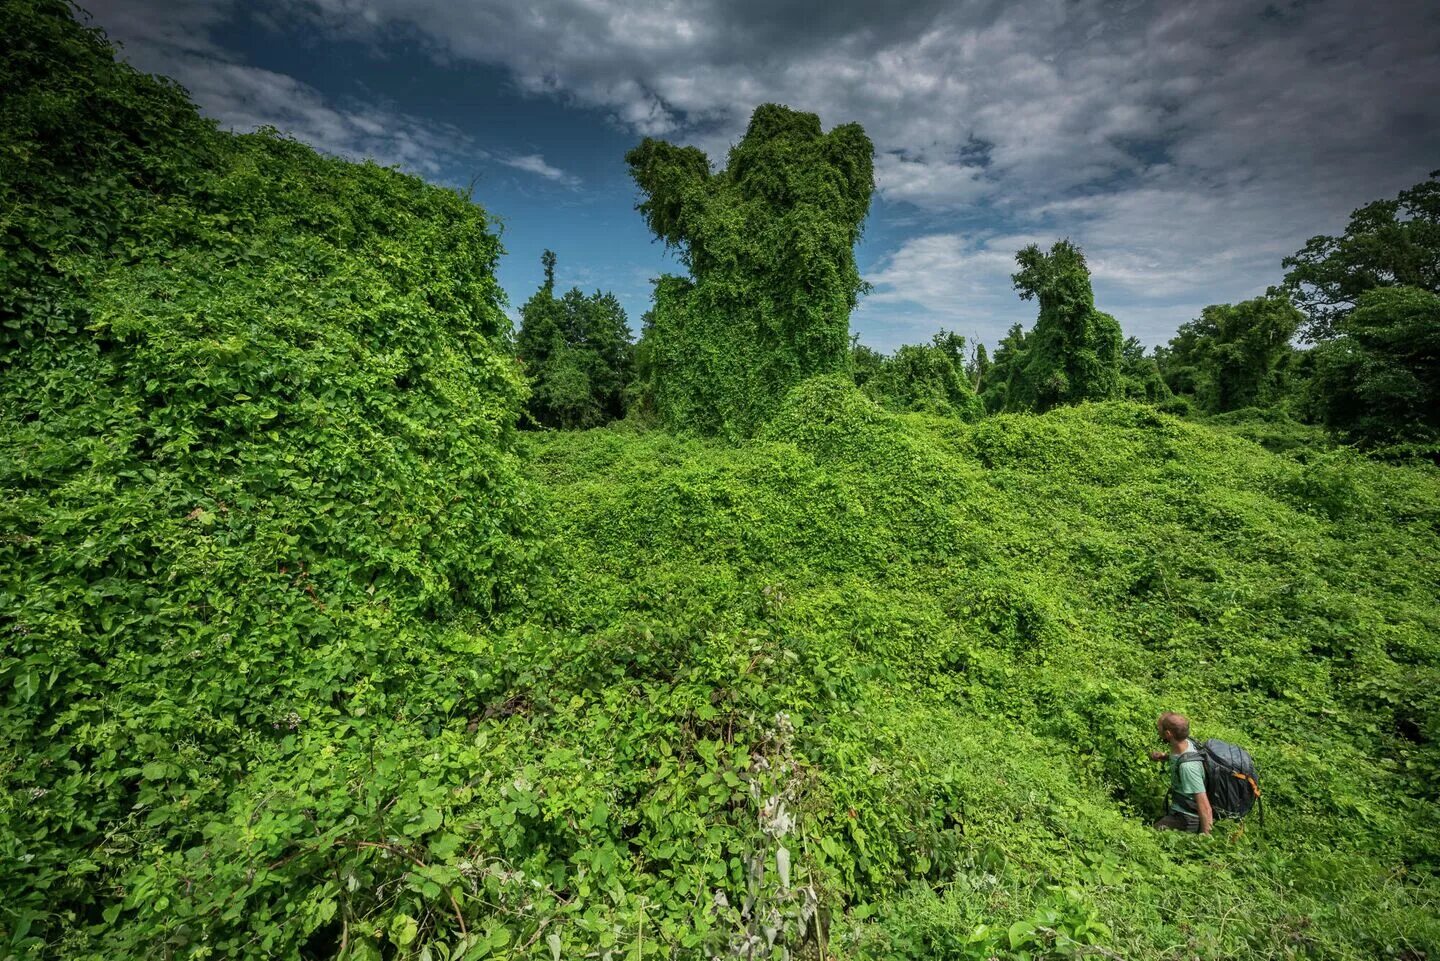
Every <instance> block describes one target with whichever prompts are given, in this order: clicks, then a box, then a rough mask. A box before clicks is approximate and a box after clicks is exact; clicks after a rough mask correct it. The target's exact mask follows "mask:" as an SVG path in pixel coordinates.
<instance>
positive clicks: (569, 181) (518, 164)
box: [500, 153, 580, 187]
mask: <svg viewBox="0 0 1440 961" xmlns="http://www.w3.org/2000/svg"><path fill="white" fill-rule="evenodd" d="M500 162H501V163H502V164H504V165H505V166H507V167H514V168H515V169H516V170H523V171H525V172H526V173H532V174H535V175H536V176H537V177H544V178H545V179H546V180H553V181H555V182H556V183H559V184H564V185H565V186H567V187H575V186H578V185H579V183H580V178H579V177H575V176H573V175H571V174H567V173H566V172H565V171H563V170H561V169H560V168H559V167H556V166H553V165H551V164H548V163H546V162H545V158H544V157H542V156H540V154H538V153H532V154H525V155H524V156H519V157H505V158H501V160H500Z"/></svg>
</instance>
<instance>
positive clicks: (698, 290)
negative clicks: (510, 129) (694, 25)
mask: <svg viewBox="0 0 1440 961" xmlns="http://www.w3.org/2000/svg"><path fill="white" fill-rule="evenodd" d="M872 153H873V148H872V147H871V144H870V139H869V138H868V137H867V136H866V135H865V131H864V130H863V129H862V128H861V127H860V126H859V125H858V124H845V125H843V126H839V127H836V128H834V129H833V130H831V131H830V132H829V133H824V132H822V130H821V128H820V120H819V118H818V117H817V116H816V115H815V114H812V113H801V112H798V111H795V110H791V109H789V108H788V107H784V106H780V105H777V104H763V105H761V106H760V107H758V108H756V110H755V113H754V114H753V115H752V116H751V118H750V125H749V128H748V129H747V131H746V133H745V136H744V137H743V138H742V139H741V140H740V142H739V143H737V144H736V145H735V146H734V147H733V148H732V149H731V151H730V156H729V161H728V164H727V165H726V167H725V168H724V169H723V170H720V171H718V172H712V171H711V169H710V163H709V160H708V158H706V156H705V154H704V153H703V152H701V151H700V150H698V149H696V148H694V147H677V146H675V145H673V144H669V143H666V142H664V141H660V140H653V139H650V138H646V139H645V141H644V142H642V143H641V144H640V145H639V146H637V147H636V148H635V149H633V150H631V151H630V152H629V153H628V154H626V157H625V159H626V162H627V163H628V164H629V166H630V173H631V176H633V177H634V179H635V182H636V184H638V185H639V187H640V189H641V191H642V192H643V193H644V196H645V199H644V200H643V201H642V202H641V203H640V205H639V210H640V211H641V212H642V213H643V214H644V215H645V219H646V222H647V223H648V224H649V225H650V229H651V230H653V231H654V232H655V235H656V236H657V237H658V238H660V239H661V240H663V241H664V242H665V243H666V245H667V246H670V247H673V248H675V249H676V250H677V251H678V252H679V256H680V259H681V261H682V262H683V263H684V264H685V266H686V267H687V268H688V269H689V277H687V278H681V277H674V276H667V277H663V278H661V279H660V280H659V281H658V282H657V284H656V288H655V307H654V321H653V323H652V324H651V326H650V328H649V330H648V332H647V335H646V337H647V340H648V341H649V343H647V345H646V350H647V352H648V356H649V363H650V365H651V369H652V375H653V385H654V397H653V404H654V408H655V410H656V412H657V413H658V414H659V416H660V417H661V418H662V419H663V420H664V421H665V422H666V423H668V424H670V425H671V426H673V427H679V428H688V429H693V430H699V431H703V432H707V433H723V434H727V435H731V436H743V435H747V434H749V433H751V432H753V431H754V429H755V428H756V427H757V426H758V425H759V424H760V423H762V422H763V421H764V420H765V419H766V418H767V417H768V416H769V415H770V414H771V413H772V412H773V411H774V410H775V408H776V407H777V406H778V404H779V402H780V399H781V398H782V397H783V396H784V394H785V393H786V392H787V391H788V390H789V389H790V388H791V387H792V386H794V385H795V384H797V383H799V382H800V381H801V380H804V379H805V378H807V377H810V376H812V375H815V374H821V373H831V372H839V371H844V370H847V369H848V365H849V361H850V358H849V355H850V311H851V310H852V309H853V308H854V306H855V304H856V300H857V298H858V296H859V294H860V292H861V290H862V289H863V286H864V284H863V282H862V281H861V279H860V274H859V272H858V271H857V269H856V267H855V254H854V248H855V243H856V241H857V240H859V238H860V231H861V224H862V223H863V221H864V219H865V215H866V213H867V212H868V211H869V208H870V194H871V191H872V190H873V188H874V174H873V161H872Z"/></svg>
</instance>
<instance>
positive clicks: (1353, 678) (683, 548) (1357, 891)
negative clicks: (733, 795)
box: [530, 379, 1440, 958]
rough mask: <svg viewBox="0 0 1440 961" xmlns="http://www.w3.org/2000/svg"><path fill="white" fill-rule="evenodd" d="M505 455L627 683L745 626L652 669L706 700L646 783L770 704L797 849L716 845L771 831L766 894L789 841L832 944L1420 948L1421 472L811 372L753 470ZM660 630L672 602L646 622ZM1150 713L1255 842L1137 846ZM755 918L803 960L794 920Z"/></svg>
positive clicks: (1432, 662)
mask: <svg viewBox="0 0 1440 961" xmlns="http://www.w3.org/2000/svg"><path fill="white" fill-rule="evenodd" d="M530 444H531V446H532V447H533V450H534V457H535V463H536V466H537V469H538V471H539V473H540V476H541V477H542V478H543V479H544V480H545V483H546V486H547V487H548V489H549V490H550V493H551V501H552V503H553V504H555V505H556V506H557V508H558V514H559V518H560V523H561V533H560V534H559V537H560V539H561V540H562V542H563V543H564V544H565V549H566V553H567V555H568V562H567V565H566V567H565V570H567V571H569V572H570V573H569V574H566V575H562V578H563V577H565V576H568V577H570V578H572V580H571V582H570V584H569V585H568V587H566V588H565V590H564V592H563V593H564V595H565V596H566V597H567V599H568V601H569V603H570V604H571V605H572V607H573V609H574V610H575V614H573V615H572V619H571V623H572V624H573V623H575V619H576V618H578V619H579V622H580V623H582V624H585V625H593V627H592V628H590V630H592V631H593V632H594V634H595V636H596V637H598V638H605V639H606V641H605V642H604V643H601V644H599V645H598V647H599V649H601V650H609V651H610V652H612V653H611V656H612V657H614V658H618V659H620V660H621V661H622V662H625V663H627V664H629V665H630V666H629V667H627V668H626V670H625V675H624V676H626V677H631V676H633V675H634V672H635V665H636V664H637V663H649V661H648V660H647V659H648V658H653V657H654V656H655V653H654V652H653V649H652V648H650V647H649V642H648V641H646V640H645V638H647V637H649V636H650V635H652V634H654V635H655V636H657V637H658V636H660V635H658V634H655V632H656V631H659V630H664V629H665V628H664V627H663V626H662V625H663V624H674V623H676V622H681V623H686V622H689V621H690V619H689V618H686V617H684V616H683V615H680V613H679V612H680V611H681V610H684V609H686V608H690V609H694V610H703V609H705V608H706V606H707V605H708V604H710V603H713V602H712V601H711V600H710V598H713V597H715V596H717V595H729V596H731V597H732V600H731V602H730V604H731V605H732V607H733V609H738V610H742V611H748V612H749V613H748V619H749V621H750V622H751V623H752V624H753V625H754V626H745V625H743V624H740V623H733V622H732V624H730V625H726V626H725V627H723V628H714V627H712V628H711V630H710V632H708V633H707V635H705V636H703V640H702V643H703V644H704V649H705V650H707V651H708V650H710V649H711V645H714V644H716V643H717V641H716V639H715V637H714V633H716V631H717V630H718V631H719V632H721V633H724V634H728V635H729V643H728V646H729V648H730V650H731V651H732V654H731V656H732V657H735V658H736V660H735V663H736V664H737V665H738V664H739V663H741V662H742V661H743V662H744V664H745V668H746V670H744V671H741V672H739V673H738V675H736V674H730V675H726V674H724V673H723V672H722V673H721V675H720V676H718V677H716V678H714V679H709V680H707V679H705V673H704V672H705V671H706V668H705V667H704V666H703V665H705V664H707V663H709V662H710V658H711V657H713V655H708V656H695V655H692V656H691V657H690V658H685V659H682V660H681V661H680V662H679V663H677V664H676V665H675V666H674V667H672V668H670V670H671V671H672V672H674V673H672V674H671V675H669V679H670V683H671V687H670V688H669V689H670V690H675V691H679V690H686V689H688V688H690V687H692V686H694V685H696V684H698V685H699V690H700V691H706V690H708V692H709V693H708V696H706V697H705V698H704V699H703V701H702V702H701V705H700V706H699V707H698V708H696V707H692V708H691V709H690V710H689V711H688V712H682V713H680V714H678V715H672V723H673V724H675V725H677V726H678V728H679V730H680V731H682V732H684V733H686V734H688V737H685V736H682V737H680V738H678V739H677V738H676V737H675V736H674V735H673V734H669V733H667V735H666V738H665V740H664V744H665V745H667V746H666V747H665V748H663V750H664V751H665V752H666V753H665V754H664V755H661V754H660V753H658V750H659V749H656V748H653V747H652V748H651V750H652V751H656V753H653V754H652V755H651V757H650V759H649V760H650V764H651V765H652V769H653V770H654V771H656V772H657V774H659V775H661V777H660V780H659V781H658V782H655V781H650V782H647V785H646V791H647V792H665V791H667V790H670V789H671V788H670V787H669V786H668V785H667V784H666V783H665V775H666V774H667V773H668V772H667V767H666V765H667V764H669V763H671V762H668V761H667V760H666V759H667V758H668V757H670V756H671V755H672V752H678V753H679V755H680V756H681V757H685V758H687V759H689V760H691V761H694V760H697V759H698V760H704V755H702V754H700V753H698V752H699V751H701V750H702V749H703V750H705V751H709V750H711V749H712V748H711V747H709V746H708V745H712V744H716V745H717V746H716V747H715V748H714V749H717V750H719V749H723V748H724V747H725V746H728V745H735V744H742V743H745V741H746V740H747V739H748V740H749V741H750V743H749V744H748V746H747V747H746V750H745V753H749V754H751V755H752V756H764V754H765V745H766V743H767V742H766V740H765V738H766V737H769V736H770V735H769V734H768V730H769V727H768V725H767V724H766V722H765V719H766V717H768V716H769V713H770V712H771V711H772V710H774V711H776V712H777V713H778V712H785V714H786V715H787V716H788V724H789V725H791V726H793V727H794V731H795V733H794V734H793V736H791V737H790V739H789V742H788V745H789V746H788V750H789V751H790V752H792V754H793V756H794V758H795V761H794V763H795V770H796V772H797V773H796V774H795V775H794V779H795V782H796V783H795V784H794V785H793V787H794V792H795V794H794V800H793V803H792V810H793V811H794V812H795V814H796V818H797V822H796V825H795V826H794V828H793V833H792V834H790V835H787V836H786V837H784V838H768V839H767V838H766V836H765V834H764V831H763V830H758V831H757V830H754V829H752V837H751V839H750V842H749V844H750V847H746V846H744V845H741V846H740V848H738V849H736V853H741V852H751V851H753V850H756V849H757V848H756V845H758V847H759V849H761V850H763V849H766V847H767V840H768V856H769V858H770V867H771V873H772V874H773V872H774V868H775V864H774V856H775V852H776V851H777V850H778V848H779V847H782V846H783V847H785V848H786V849H787V851H788V853H789V858H790V860H791V864H792V867H791V871H792V873H793V874H794V878H793V879H792V885H801V886H803V885H813V886H814V888H815V890H816V892H817V895H818V897H819V901H820V903H821V905H822V911H823V912H828V914H827V915H826V918H827V920H828V926H827V925H822V927H821V930H823V931H824V932H825V936H826V941H827V942H828V947H829V949H830V950H832V951H834V952H836V953H838V954H840V955H842V956H849V957H897V956H900V957H940V956H949V957H976V958H985V957H990V956H994V955H999V956H1015V957H1050V956H1057V957H1069V956H1086V955H1087V953H1089V952H1088V950H1087V948H1086V947H1085V946H1087V945H1094V946H1096V947H1103V948H1104V949H1105V950H1108V951H1113V952H1117V953H1119V954H1121V955H1123V956H1127V957H1226V956H1238V955H1242V954H1243V955H1247V956H1256V957H1301V956H1306V957H1308V956H1314V957H1355V958H1360V957H1377V956H1401V957H1406V956H1408V957H1420V956H1423V955H1424V953H1425V952H1427V951H1433V950H1434V948H1435V945H1436V938H1437V935H1440V929H1437V926H1436V918H1435V915H1434V912H1433V910H1432V906H1433V902H1434V898H1435V894H1436V886H1435V877H1434V872H1435V868H1436V865H1437V861H1436V854H1437V851H1440V848H1437V834H1436V831H1435V827H1434V824H1435V813H1436V812H1435V804H1434V799H1433V793H1432V791H1431V788H1430V786H1429V785H1431V784H1432V783H1433V778H1434V777H1435V773H1436V760H1437V755H1436V752H1435V735H1436V728H1435V721H1434V694H1433V691H1434V687H1435V680H1436V668H1437V659H1436V653H1437V652H1436V637H1437V631H1436V628H1437V611H1436V608H1435V604H1434V597H1435V593H1436V592H1435V587H1436V585H1435V582H1434V579H1435V574H1434V572H1435V570H1436V565H1435V561H1436V552H1437V541H1436V537H1435V522H1436V519H1437V516H1440V515H1437V508H1440V500H1437V495H1440V487H1437V484H1436V480H1437V478H1436V476H1435V474H1434V472H1433V471H1430V470H1426V469H1422V468H1399V467H1389V466H1384V465H1378V464H1374V463H1370V462H1366V461H1364V460H1361V459H1359V458H1357V457H1355V456H1354V455H1353V454H1351V453H1350V452H1348V451H1338V452H1334V453H1332V454H1328V455H1312V456H1310V457H1308V458H1307V460H1306V461H1305V462H1303V463H1302V462H1301V461H1298V460H1293V459H1288V458H1284V457H1280V456H1276V455H1274V454H1271V453H1269V452H1267V451H1265V450H1263V449H1262V448H1260V447H1259V446H1257V445H1256V444H1254V443H1252V442H1250V441H1248V440H1245V439H1242V438H1237V437H1235V436H1233V435H1230V434H1228V433H1225V432H1222V431H1219V430H1216V429H1214V428H1210V427H1206V426H1198V425H1191V424H1186V423H1184V422H1181V421H1179V420H1176V419H1173V418H1170V417H1167V416H1164V415H1158V414H1156V413H1154V412H1153V411H1152V410H1150V409H1148V408H1144V407H1138V406H1129V405H1123V404H1107V405H1089V406H1084V407H1080V408H1074V409H1067V410H1063V411H1056V412H1052V413H1051V414H1047V415H1044V416H1040V417H1036V416H1030V415H1017V416H1004V417H999V418H995V419H992V420H988V421H985V422H982V423H979V424H974V425H966V424H961V423H958V422H956V421H954V420H952V419H943V418H932V417H927V416H925V415H892V414H887V413H884V412H882V411H880V410H879V409H878V408H876V407H874V406H873V405H871V404H870V402H869V401H867V400H865V399H864V398H863V397H862V396H861V395H859V394H858V392H856V391H855V390H854V389H853V388H851V387H849V386H848V385H847V384H845V383H843V382H842V381H839V380H836V381H825V380H823V379H822V380H820V381H816V382H812V383H811V384H810V385H807V387H805V388H803V389H802V390H801V391H800V392H798V393H797V395H795V396H792V400H791V402H790V404H789V406H787V408H786V409H785V410H784V412H782V414H781V415H780V417H779V418H778V419H777V420H776V421H775V422H774V423H772V425H771V426H770V427H769V428H768V430H767V433H766V436H765V437H764V439H762V440H760V441H757V442H754V443H751V444H749V445H746V446H743V447H730V446H726V445H723V444H718V443H711V442H705V441H698V440H677V439H676V438H674V437H671V436H668V435H665V434H661V433H627V432H626V431H624V430H623V429H610V430H599V431H591V432H587V433H584V434H563V435H561V434H556V435H548V436H545V437H540V438H536V439H534V440H532V441H530ZM702 598H703V599H704V600H702ZM637 605H639V608H640V610H639V611H637V610H635V607H636V606H637ZM656 605H661V606H662V607H663V608H668V609H670V610H673V611H674V613H673V614H671V615H670V616H668V617H666V618H664V619H663V620H662V621H661V623H652V622H651V619H650V614H649V611H650V610H651V609H653V607H654V606H656ZM641 611H643V612H644V614H641V613H640V612H641ZM637 617H638V620H637ZM757 621H758V624H757V623H755V622H757ZM617 632H619V635H620V637H627V638H628V640H627V641H625V642H623V643H621V642H620V641H619V640H618V639H616V640H610V639H611V638H615V637H616V633H617ZM636 632H638V636H637V633H636ZM680 633H681V634H682V635H683V633H684V632H683V631H682V632H680ZM670 637H671V638H672V639H671V640H670V641H669V643H667V644H665V645H664V647H663V648H662V650H666V651H671V652H674V651H675V650H677V648H678V649H683V647H684V646H685V644H678V645H677V643H676V642H675V637H676V633H675V630H674V628H671V629H670ZM687 643H689V644H694V643H695V641H693V640H692V641H689V642H687ZM751 650H754V653H753V654H750V653H749V652H750V651H751ZM756 674H761V675H763V676H764V684H763V687H762V688H760V689H758V690H755V691H753V692H751V691H750V690H749V684H750V683H751V682H750V681H749V678H750V677H752V676H753V675H756ZM634 690H635V691H636V693H637V694H639V692H640V691H641V690H643V688H636V689H634ZM651 697H653V695H649V694H647V695H644V696H642V697H641V698H640V700H642V701H645V702H646V709H645V712H644V714H643V716H644V717H645V718H647V719H648V720H647V721H646V722H645V723H647V724H653V723H655V721H654V718H655V717H656V716H657V715H656V713H655V711H654V708H653V707H652V706H651V704H650V703H649V699H650V698H651ZM707 704H708V705H709V708H708V709H707V708H706V705H707ZM740 704H743V705H745V707H744V708H743V709H741V708H738V707H736V706H735V705H740ZM1166 707H1171V708H1178V709H1182V710H1186V711H1188V712H1189V713H1190V714H1191V715H1192V718H1193V719H1194V722H1195V724H1196V727H1197V730H1198V731H1199V732H1200V733H1201V735H1202V736H1221V737H1226V738H1228V739H1232V740H1235V741H1238V742H1240V743H1244V744H1247V745H1250V746H1251V747H1252V748H1253V750H1254V752H1255V754H1256V756H1257V758H1258V760H1259V763H1260V765H1261V769H1262V771H1263V772H1264V777H1265V782H1266V789H1267V793H1266V798H1265V806H1266V809H1267V814H1268V822H1267V824H1266V825H1265V827H1264V828H1263V829H1260V828H1258V826H1257V825H1255V824H1251V825H1249V826H1248V827H1247V828H1246V829H1245V830H1244V831H1240V830H1238V829H1237V828H1236V826H1234V825H1223V826H1222V828H1221V830H1220V831H1219V833H1218V835H1217V837H1215V838H1211V839H1202V838H1194V837H1175V836H1160V835H1156V834H1154V833H1153V832H1151V831H1150V830H1149V828H1148V827H1147V826H1146V824H1147V818H1150V817H1153V816H1156V815H1157V814H1158V813H1159V811H1158V809H1159V804H1160V799H1161V794H1162V791H1163V786H1162V784H1161V783H1160V782H1159V780H1158V778H1157V773H1156V771H1155V770H1154V768H1153V766H1152V765H1150V764H1149V763H1148V762H1147V761H1145V760H1144V752H1145V751H1146V750H1147V749H1148V748H1149V744H1148V741H1149V740H1151V738H1152V734H1151V724H1152V723H1153V717H1154V715H1155V714H1156V713H1158V712H1159V710H1161V709H1163V708H1166ZM727 708H729V711H728V712H727ZM633 709H634V708H633V705H626V706H625V708H624V710H625V711H626V712H628V711H631V710H633ZM673 710H674V708H673V707H672V708H670V709H668V710H662V711H660V712H659V716H664V715H665V714H667V713H669V712H670V711H673ZM736 711H738V712H739V717H738V718H736V717H732V716H731V715H732V714H734V713H735V712H736ZM584 713H587V712H582V714H584ZM600 717H604V714H603V712H602V714H601V715H600ZM595 721H599V718H597V717H595V716H594V715H593V714H592V715H591V719H590V723H594V722H595ZM717 722H720V723H721V726H722V731H721V733H720V736H719V737H716V732H715V726H716V724H717ZM572 723H573V722H572ZM582 723H585V722H582ZM599 723H600V727H601V730H602V731H609V730H611V729H612V726H613V725H615V721H613V720H611V719H609V718H606V719H604V720H603V721H599ZM619 726H620V728H621V729H624V728H626V727H628V726H629V725H627V724H624V723H622V724H620V725H619ZM578 736H580V737H581V738H582V740H583V735H578ZM609 736H610V735H608V734H607V735H606V740H608V738H609ZM626 740H627V742H628V738H627V739H626ZM591 743H592V745H593V746H592V747H591V748H589V750H591V751H599V752H602V753H608V748H607V747H605V746H604V741H602V742H600V743H596V742H593V741H592V742H591ZM677 745H681V747H677ZM742 758H743V755H742ZM633 763H634V762H633V761H631V762H629V764H633ZM706 763H708V762H706ZM741 763H742V770H741V771H740V772H737V775H740V774H742V773H743V771H744V770H745V769H746V768H745V766H744V762H743V760H742V762H741ZM719 773H721V772H717V776H718V775H719ZM742 786H743V784H742ZM742 793H743V792H742ZM651 796H653V795H650V794H648V793H646V794H642V795H641V796H640V797H638V798H636V799H634V800H632V801H631V802H630V803H629V804H628V805H624V806H628V807H629V808H631V810H632V811H633V810H638V811H640V812H644V811H646V810H647V808H648V805H649V798H650V797H651ZM760 813H763V812H760ZM621 817H623V815H621ZM756 817H757V821H756V823H757V825H758V824H761V823H763V818H762V817H760V816H759V814H758V813H757V816H756ZM641 821H642V823H643V821H644V819H643V815H642V818H641ZM742 826H743V825H737V829H738V828H739V827H742ZM646 848H647V845H641V846H639V847H637V848H635V849H634V850H635V854H636V856H637V857H639V858H641V859H642V860H641V862H640V863H642V864H646V865H647V867H648V870H649V871H653V870H654V869H655V868H654V866H653V865H649V864H648V859H647V856H646V854H645V851H646ZM742 865H743V855H742ZM634 880H639V879H633V880H632V881H631V882H630V883H634ZM733 880H735V881H739V880H740V878H734V879H733ZM772 880H773V879H772ZM759 900H760V901H761V902H762V903H763V901H764V896H763V895H762V897H761V898H760V899H759ZM777 910H779V913H780V915H781V917H783V918H789V927H788V928H786V927H785V924H784V923H781V924H780V925H779V926H780V927H781V928H782V929H783V930H788V931H789V932H790V933H791V936H792V937H793V935H794V932H795V930H796V929H797V928H798V926H799V921H800V918H801V913H800V912H799V911H798V910H796V911H792V912H791V914H789V915H786V914H785V911H784V909H783V906H782V907H781V908H777ZM740 920H741V921H742V922H743V920H744V919H740ZM774 923H775V920H774V918H773V917H772V925H773V924H774ZM742 926H743V924H742ZM759 927H760V928H762V929H763V928H764V927H765V925H764V924H760V925H759ZM807 930H808V931H809V932H810V936H811V937H814V936H815V934H816V929H815V928H814V926H813V925H812V926H811V927H809V928H808V929H807ZM792 947H793V945H792ZM1091 956H1103V952H1100V951H1097V952H1094V953H1093V954H1091Z"/></svg>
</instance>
